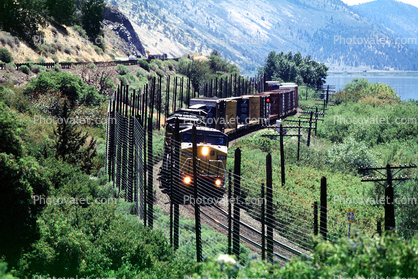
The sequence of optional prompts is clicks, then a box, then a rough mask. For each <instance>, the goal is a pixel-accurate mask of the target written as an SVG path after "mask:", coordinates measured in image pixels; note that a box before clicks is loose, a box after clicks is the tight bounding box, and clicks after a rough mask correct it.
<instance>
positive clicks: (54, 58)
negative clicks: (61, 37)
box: [52, 54, 60, 63]
mask: <svg viewBox="0 0 418 279" xmlns="http://www.w3.org/2000/svg"><path fill="white" fill-rule="evenodd" d="M52 60H54V62H55V63H59V62H60V60H59V59H58V56H56V55H55V54H54V55H52Z"/></svg>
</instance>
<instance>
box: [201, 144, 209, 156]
mask: <svg viewBox="0 0 418 279" xmlns="http://www.w3.org/2000/svg"><path fill="white" fill-rule="evenodd" d="M208 154H209V147H207V146H203V148H202V155H203V156H208Z"/></svg>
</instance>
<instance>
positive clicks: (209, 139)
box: [206, 135, 226, 145]
mask: <svg viewBox="0 0 418 279" xmlns="http://www.w3.org/2000/svg"><path fill="white" fill-rule="evenodd" d="M206 143H210V144H212V145H225V144H226V140H225V138H222V137H217V136H211V135H207V136H206Z"/></svg>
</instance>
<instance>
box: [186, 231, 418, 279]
mask: <svg viewBox="0 0 418 279" xmlns="http://www.w3.org/2000/svg"><path fill="white" fill-rule="evenodd" d="M417 245H418V237H415V238H414V239H412V240H411V241H404V240H402V239H401V238H399V237H396V236H395V235H394V234H393V235H390V234H388V235H385V236H383V237H373V238H370V236H364V237H357V236H356V237H354V238H342V239H340V240H338V241H336V242H329V241H319V244H318V245H317V246H316V247H315V250H314V253H313V255H312V257H311V258H308V257H306V256H302V257H301V258H299V257H293V258H292V260H291V261H290V262H288V263H286V264H285V265H284V266H283V265H281V264H280V263H279V262H273V263H269V262H266V261H262V260H260V259H257V257H253V258H252V260H251V261H250V262H248V263H247V264H245V265H242V264H239V263H237V262H236V260H235V258H234V257H231V256H227V255H220V256H218V257H217V258H210V259H207V260H206V261H205V262H204V263H202V264H201V265H200V267H199V268H198V269H197V270H196V273H194V274H188V276H190V277H193V278H266V279H267V278H268V279H273V278H286V279H292V278H329V279H331V278H411V277H414V276H416V274H418V254H417V253H416V247H417Z"/></svg>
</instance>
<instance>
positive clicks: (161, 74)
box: [156, 69, 165, 77]
mask: <svg viewBox="0 0 418 279" xmlns="http://www.w3.org/2000/svg"><path fill="white" fill-rule="evenodd" d="M156 73H157V75H158V76H160V77H163V76H165V73H164V71H163V70H160V69H158V70H157V71H156Z"/></svg>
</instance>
